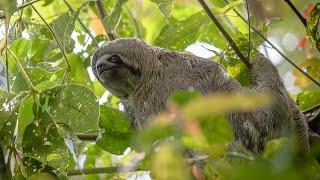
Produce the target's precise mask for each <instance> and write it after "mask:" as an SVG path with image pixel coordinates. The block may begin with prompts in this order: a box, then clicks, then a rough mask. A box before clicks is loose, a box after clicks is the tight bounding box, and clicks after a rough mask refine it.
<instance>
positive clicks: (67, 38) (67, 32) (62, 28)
mask: <svg viewBox="0 0 320 180" xmlns="http://www.w3.org/2000/svg"><path fill="white" fill-rule="evenodd" d="M77 15H78V14H71V13H65V14H62V15H60V16H59V17H58V18H57V19H55V20H54V21H53V22H52V29H53V31H54V33H55V35H56V37H57V38H58V41H59V42H60V44H61V46H62V48H63V49H64V50H65V51H71V50H72V49H73V46H70V43H73V40H72V39H71V33H72V32H73V30H74V27H75V16H77ZM70 48H71V49H70Z"/></svg>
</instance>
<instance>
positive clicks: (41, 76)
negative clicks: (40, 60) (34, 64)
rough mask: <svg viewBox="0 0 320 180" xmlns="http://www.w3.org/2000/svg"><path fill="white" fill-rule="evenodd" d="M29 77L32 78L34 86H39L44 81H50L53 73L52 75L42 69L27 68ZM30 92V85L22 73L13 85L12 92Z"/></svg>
mask: <svg viewBox="0 0 320 180" xmlns="http://www.w3.org/2000/svg"><path fill="white" fill-rule="evenodd" d="M25 70H26V72H27V74H28V76H29V77H30V80H31V82H32V84H33V85H37V84H39V83H41V82H43V81H48V80H50V78H51V76H52V75H53V73H50V72H48V71H45V70H42V69H40V68H26V69H25ZM27 90H29V87H28V84H27V83H26V81H25V79H24V77H23V76H22V74H21V73H19V74H18V75H17V76H16V78H15V80H14V83H13V85H12V91H15V92H19V91H27Z"/></svg>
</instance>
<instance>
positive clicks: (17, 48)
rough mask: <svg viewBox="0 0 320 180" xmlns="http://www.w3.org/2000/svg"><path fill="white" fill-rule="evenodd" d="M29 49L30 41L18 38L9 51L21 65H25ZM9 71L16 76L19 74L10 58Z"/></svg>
mask: <svg viewBox="0 0 320 180" xmlns="http://www.w3.org/2000/svg"><path fill="white" fill-rule="evenodd" d="M30 47H31V41H30V40H27V39H25V38H19V39H17V40H15V41H14V42H13V43H12V44H11V46H10V49H11V51H12V52H13V53H14V54H15V56H16V57H17V59H18V60H19V61H20V62H21V63H22V64H25V63H26V61H27V59H28V56H27V55H28V52H29V50H30ZM9 70H10V71H11V72H12V73H13V74H16V73H18V72H19V69H18V67H17V66H16V64H15V62H14V59H13V57H12V56H10V58H9Z"/></svg>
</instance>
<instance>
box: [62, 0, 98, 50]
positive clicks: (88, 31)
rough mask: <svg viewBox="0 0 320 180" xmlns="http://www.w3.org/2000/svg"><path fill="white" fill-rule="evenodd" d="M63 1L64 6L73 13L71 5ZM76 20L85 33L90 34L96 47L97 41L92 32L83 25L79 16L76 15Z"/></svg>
mask: <svg viewBox="0 0 320 180" xmlns="http://www.w3.org/2000/svg"><path fill="white" fill-rule="evenodd" d="M63 2H64V3H65V4H66V6H67V7H68V8H69V10H70V11H71V12H72V13H75V11H74V10H73V9H72V7H71V6H70V4H69V3H68V2H67V1H66V0H63ZM76 18H77V20H78V22H79V23H80V25H81V27H82V29H83V30H84V31H86V33H87V34H88V35H89V36H90V38H91V39H92V41H93V43H94V44H95V45H96V46H97V47H98V42H97V41H96V39H95V38H94V36H93V34H92V33H91V32H90V30H89V29H88V28H87V27H86V26H85V25H84V23H83V22H82V21H81V19H80V18H79V16H77V17H76Z"/></svg>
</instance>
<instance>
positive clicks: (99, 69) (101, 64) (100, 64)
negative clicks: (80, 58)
mask: <svg viewBox="0 0 320 180" xmlns="http://www.w3.org/2000/svg"><path fill="white" fill-rule="evenodd" d="M107 69H108V66H107V63H105V62H104V61H101V60H100V61H98V62H97V64H96V70H97V73H98V74H102V73H103V72H104V71H105V70H107Z"/></svg>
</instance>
